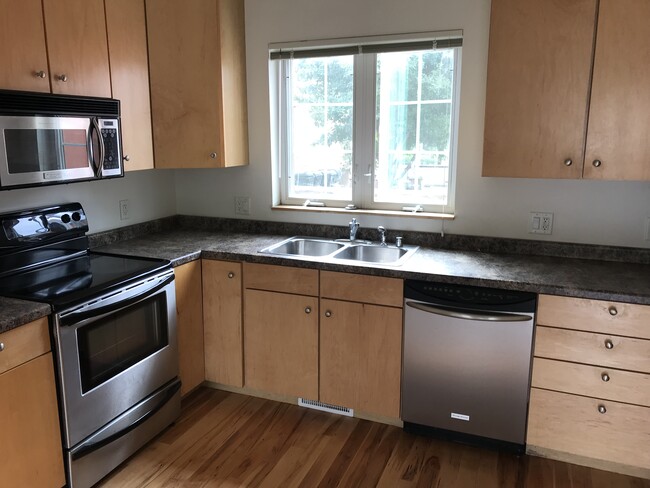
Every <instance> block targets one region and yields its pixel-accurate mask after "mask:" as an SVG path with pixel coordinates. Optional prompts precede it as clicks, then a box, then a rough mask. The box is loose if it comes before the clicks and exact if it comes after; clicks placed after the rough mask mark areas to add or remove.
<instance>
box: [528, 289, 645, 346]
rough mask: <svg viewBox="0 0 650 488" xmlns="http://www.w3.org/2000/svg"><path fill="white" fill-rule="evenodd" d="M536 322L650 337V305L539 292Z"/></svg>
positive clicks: (565, 327)
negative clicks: (541, 293) (540, 293)
mask: <svg viewBox="0 0 650 488" xmlns="http://www.w3.org/2000/svg"><path fill="white" fill-rule="evenodd" d="M537 323H538V324H539V325H548V326H551V327H560V328H563V329H576V330H585V331H590V332H598V333H601V334H615V335H622V336H628V337H641V338H644V339H650V326H649V324H650V306H648V305H634V304H631V303H620V302H605V301H600V300H585V299H581V298H567V297H558V296H551V295H540V296H539V306H538V310H537Z"/></svg>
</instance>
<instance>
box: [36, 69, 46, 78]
mask: <svg viewBox="0 0 650 488" xmlns="http://www.w3.org/2000/svg"><path fill="white" fill-rule="evenodd" d="M34 76H36V78H45V77H46V76H47V73H46V72H45V71H43V70H41V71H36V72H35V73H34Z"/></svg>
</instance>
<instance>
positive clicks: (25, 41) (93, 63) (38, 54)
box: [0, 0, 111, 97]
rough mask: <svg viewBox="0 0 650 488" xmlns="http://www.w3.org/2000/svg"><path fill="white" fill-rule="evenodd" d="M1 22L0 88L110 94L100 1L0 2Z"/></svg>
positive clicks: (102, 13) (101, 2)
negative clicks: (2, 47)
mask: <svg viewBox="0 0 650 488" xmlns="http://www.w3.org/2000/svg"><path fill="white" fill-rule="evenodd" d="M0 19H1V20H0V23H1V27H2V28H1V29H0V44H1V45H3V46H5V48H4V49H2V51H3V52H2V53H1V54H0V67H1V69H0V88H4V89H13V90H27V91H40V92H49V91H51V92H52V93H61V94H70V95H72V94H73V95H88V96H98V97H110V96H111V85H110V73H109V68H108V46H107V43H106V20H105V15H104V1H103V0H42V2H41V0H25V1H21V2H12V1H9V0H2V1H1V2H0ZM6 46H10V48H7V47H6ZM48 66H49V70H48Z"/></svg>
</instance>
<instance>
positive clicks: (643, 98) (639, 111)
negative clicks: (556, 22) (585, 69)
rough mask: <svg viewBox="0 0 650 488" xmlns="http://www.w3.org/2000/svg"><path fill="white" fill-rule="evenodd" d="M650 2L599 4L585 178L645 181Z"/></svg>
mask: <svg viewBox="0 0 650 488" xmlns="http://www.w3.org/2000/svg"><path fill="white" fill-rule="evenodd" d="M648 19H650V2H648V1H647V0H601V1H600V7H599V13H598V36H597V42H596V54H595V57H594V75H593V82H592V89H591V108H590V110H589V131H588V133H587V151H586V157H585V169H584V176H585V178H597V179H607V180H650V143H649V142H648V136H647V128H648V127H649V126H650V29H649V28H648Z"/></svg>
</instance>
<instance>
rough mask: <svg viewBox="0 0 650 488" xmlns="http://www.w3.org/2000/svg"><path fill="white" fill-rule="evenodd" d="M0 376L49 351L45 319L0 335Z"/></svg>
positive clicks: (47, 328)
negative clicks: (1, 346)
mask: <svg viewBox="0 0 650 488" xmlns="http://www.w3.org/2000/svg"><path fill="white" fill-rule="evenodd" d="M0 342H1V343H2V344H4V349H3V350H2V351H0V374H1V373H4V372H5V371H7V370H9V369H11V368H15V367H16V366H19V365H21V364H23V363H26V362H27V361H29V360H31V359H34V358H35V357H38V356H41V355H43V354H45V353H46V352H48V351H49V350H50V333H49V326H48V323H47V317H43V318H41V319H38V320H35V321H34V322H30V323H29V324H25V325H22V326H20V327H16V328H15V329H12V330H10V331H8V332H5V333H4V334H0Z"/></svg>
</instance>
